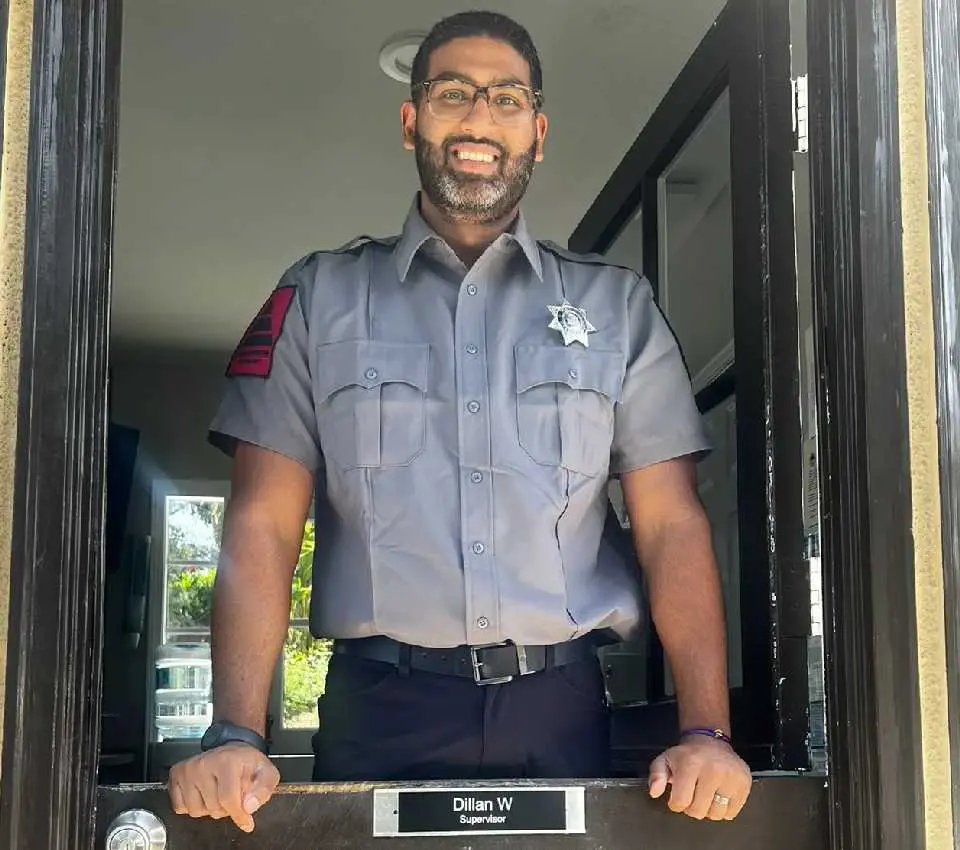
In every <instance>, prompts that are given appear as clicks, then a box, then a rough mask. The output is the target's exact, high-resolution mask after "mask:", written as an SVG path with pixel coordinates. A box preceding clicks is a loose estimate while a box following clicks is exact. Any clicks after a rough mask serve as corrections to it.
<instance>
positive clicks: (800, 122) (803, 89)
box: [793, 74, 810, 153]
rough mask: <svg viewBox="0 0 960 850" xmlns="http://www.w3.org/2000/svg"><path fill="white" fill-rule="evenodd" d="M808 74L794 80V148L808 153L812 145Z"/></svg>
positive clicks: (798, 151) (799, 151)
mask: <svg viewBox="0 0 960 850" xmlns="http://www.w3.org/2000/svg"><path fill="white" fill-rule="evenodd" d="M807 115H808V112H807V75H806V74H803V75H802V76H800V77H797V78H796V79H795V80H794V81H793V149H794V151H796V152H797V153H806V152H807V149H808V148H809V146H810V125H809V122H808V120H807Z"/></svg>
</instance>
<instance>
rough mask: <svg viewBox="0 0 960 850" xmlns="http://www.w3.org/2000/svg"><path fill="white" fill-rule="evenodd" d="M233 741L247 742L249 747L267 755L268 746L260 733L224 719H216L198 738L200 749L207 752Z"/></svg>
mask: <svg viewBox="0 0 960 850" xmlns="http://www.w3.org/2000/svg"><path fill="white" fill-rule="evenodd" d="M234 742H238V743H241V744H249V745H250V746H251V747H256V748H257V749H258V750H260V752H261V753H263V754H264V755H268V752H269V747H268V746H267V742H266V739H265V738H264V737H263V736H262V735H260V734H259V733H258V732H255V731H254V730H253V729H249V728H247V727H246V726H240V725H238V724H236V723H228V722H226V721H217V722H215V723H213V724H212V725H211V726H210V728H209V729H207V731H206V732H205V733H204V735H203V738H202V739H201V740H200V749H201V750H203V751H204V752H207V751H209V750H215V749H216V748H217V747H222V746H223V745H224V744H232V743H234Z"/></svg>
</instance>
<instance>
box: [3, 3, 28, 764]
mask: <svg viewBox="0 0 960 850" xmlns="http://www.w3.org/2000/svg"><path fill="white" fill-rule="evenodd" d="M7 14H8V18H7V30H6V48H5V57H6V65H5V68H4V72H3V77H2V79H3V87H4V91H3V154H2V161H0V754H2V752H3V726H4V724H3V713H4V712H3V709H4V706H5V705H6V669H7V665H6V657H7V645H8V644H7V632H8V630H9V623H10V618H9V615H10V557H11V534H12V524H13V495H14V464H15V461H16V446H17V393H18V385H19V380H20V314H21V310H22V307H23V251H24V229H25V226H26V215H27V151H28V137H29V126H30V70H31V69H30V63H31V58H32V53H33V51H32V42H33V0H8V12H7ZM0 32H2V29H0ZM0 765H2V760H0Z"/></svg>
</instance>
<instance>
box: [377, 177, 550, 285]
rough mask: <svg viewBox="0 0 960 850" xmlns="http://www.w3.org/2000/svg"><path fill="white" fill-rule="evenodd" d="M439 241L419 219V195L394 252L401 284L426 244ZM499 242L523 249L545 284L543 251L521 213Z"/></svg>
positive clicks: (421, 219)
mask: <svg viewBox="0 0 960 850" xmlns="http://www.w3.org/2000/svg"><path fill="white" fill-rule="evenodd" d="M440 238H441V237H440V236H438V235H437V234H436V232H434V230H433V228H431V227H430V225H429V224H427V222H426V221H424V218H423V216H422V215H420V196H419V195H417V196H416V197H415V198H414V199H413V204H412V205H411V206H410V211H409V212H408V213H407V218H406V221H405V222H404V224H403V235H402V236H401V237H400V241H399V242H398V243H397V247H396V250H395V252H394V256H395V258H396V261H397V274H398V275H399V276H400V280H401V281H404V280H406V278H407V274H408V273H409V271H410V265H411V264H412V263H413V258H414V257H415V256H416V255H417V252H418V251H419V250H420V249H421V248H422V247H423V246H424V244H425V243H427V242H429V241H430V240H431V239H440ZM500 238H501V239H504V240H506V241H511V242H516V243H517V244H518V245H519V246H520V248H521V250H522V251H523V253H524V255H525V256H526V258H527V261H528V262H529V263H530V266H531V268H532V269H533V271H534V272H535V273H536V275H537V278H538V279H539V280H541V281H542V280H543V264H542V263H541V261H540V248H539V247H538V245H537V242H536V240H535V239H534V238H533V237H532V236H531V235H530V231H529V230H528V229H527V221H526V219H525V218H524V215H523V212H522V211H521V212H520V213H519V214H518V215H517V218H516V220H515V221H514V223H513V226H512V227H511V228H510V230H508V231H507V232H506V233H504V234H503V236H502V237H500Z"/></svg>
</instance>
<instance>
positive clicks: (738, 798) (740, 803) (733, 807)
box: [724, 778, 753, 820]
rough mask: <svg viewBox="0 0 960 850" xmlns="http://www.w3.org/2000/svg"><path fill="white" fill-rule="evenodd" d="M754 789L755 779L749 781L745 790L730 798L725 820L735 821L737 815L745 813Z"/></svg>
mask: <svg viewBox="0 0 960 850" xmlns="http://www.w3.org/2000/svg"><path fill="white" fill-rule="evenodd" d="M752 789H753V779H752V778H751V779H748V780H747V781H746V784H745V786H744V789H743V790H742V791H741V792H740V793H738V794H735V795H733V796H732V797H731V798H730V805H729V806H727V812H726V814H725V815H724V820H733V819H734V818H735V817H736V816H737V815H739V814H740V812H741V811H743V807H744V806H745V805H746V804H747V799H748V798H749V796H750V791H751V790H752Z"/></svg>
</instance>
